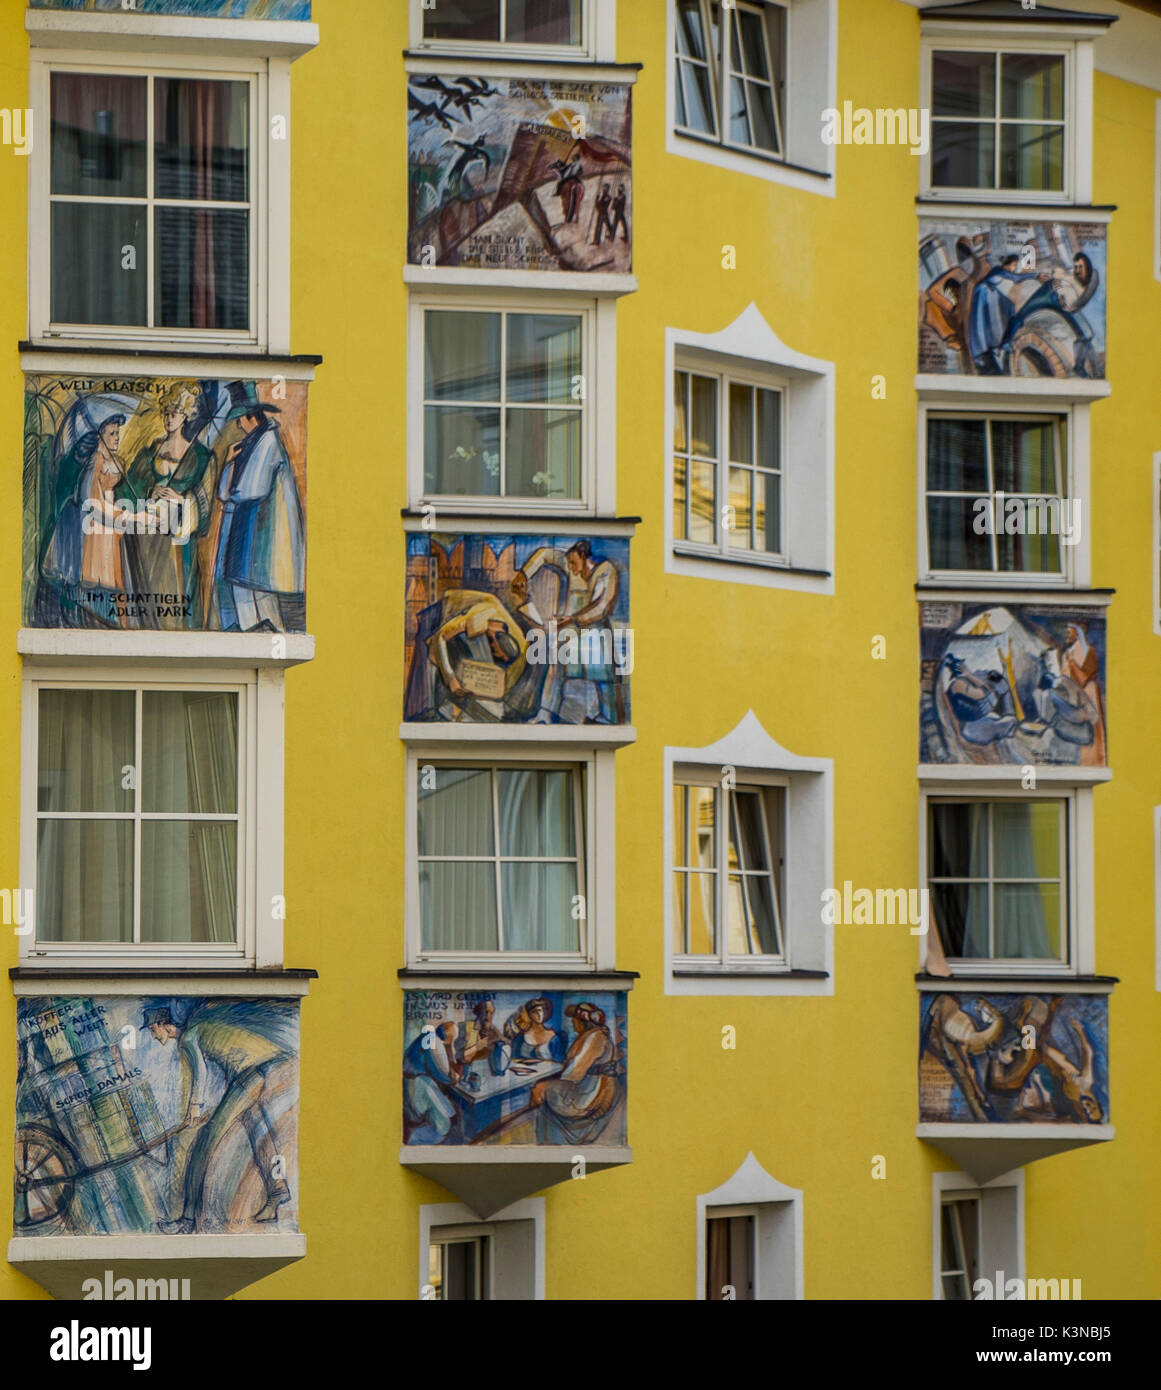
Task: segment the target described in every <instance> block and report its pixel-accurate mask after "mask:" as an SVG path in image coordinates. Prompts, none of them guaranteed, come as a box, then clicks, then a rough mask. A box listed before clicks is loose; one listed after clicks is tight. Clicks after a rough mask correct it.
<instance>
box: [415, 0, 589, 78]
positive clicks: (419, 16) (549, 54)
mask: <svg viewBox="0 0 1161 1390" xmlns="http://www.w3.org/2000/svg"><path fill="white" fill-rule="evenodd" d="M410 18H411V23H410V26H409V29H408V36H409V42H408V47H409V49H410V50H411V52H412V53H413V54H418V53H420V52H423V53H433V54H437V55H445V61H444V67H445V68H446V66H447V62H446V59H447V58H451V59H453V60H455V59H459V58H461V57H463V56H468V57H472V58H474V59H476V60H477V61H479V62H483V61H485V60H487V59H488V58H489V57H490V56H491V55H503V56H507V57H509V58H516V57H523V58H540V59H541V60H542V61H544V62H552V63H560V62H561V61H562V60H565V61H567V60H569V59H573V60H575V66H576V69H577V72H578V73H579V74H581V75H585V73H586V69H585V67H584V63H585V61H586V59H588V60H589V61H591V62H592V63H593V64H594V65H596V64H601V63H615V62H616V61H617V57H616V53H617V0H586V2H585V6H584V15H583V21H582V30H581V32H582V36H583V41H582V43H581V45H580V47H579V48H568V47H565V46H564V45H562V44H518V43H491V42H489V43H480V42H476V43H473V42H470V41H465V40H458V41H457V40H454V39H425V38H424V37H423V11H422V9H421V8H420V5H419V3H418V0H414V3H412V4H411V5H410ZM427 61H429V60H426V59H421V58H415V57H411V58H409V59H408V60H407V70H408V71H409V72H411V71H425V70H427V69H426V63H427ZM421 63H422V64H424V67H423V68H420V67H419V64H421ZM412 64H415V65H416V67H415V68H413V67H412ZM497 66H498V64H495V63H493V65H492V67H493V68H495V67H497ZM458 70H459V69H457V71H458ZM465 71H466V69H465ZM590 71H591V70H590ZM507 75H508V74H506V73H500V72H491V76H493V77H504V76H507ZM516 75H517V76H523V75H524V74H523V73H521V72H517V74H516Z"/></svg>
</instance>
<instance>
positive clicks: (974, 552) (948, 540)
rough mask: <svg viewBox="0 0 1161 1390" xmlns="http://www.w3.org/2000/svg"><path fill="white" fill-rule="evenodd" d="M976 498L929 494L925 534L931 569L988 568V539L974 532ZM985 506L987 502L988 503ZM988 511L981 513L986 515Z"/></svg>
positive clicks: (982, 534)
mask: <svg viewBox="0 0 1161 1390" xmlns="http://www.w3.org/2000/svg"><path fill="white" fill-rule="evenodd" d="M976 501H977V499H976V498H972V497H929V498H928V499H927V537H928V545H929V547H930V551H931V568H932V569H935V570H990V569H991V568H992V541H991V537H990V536H989V535H988V534H987V532H983V533H981V534H977V533H976V530H975V522H976V517H977V515H978V513H977V512H976V509H975V504H976ZM988 506H989V509H990V506H991V503H990V502H989V504H988ZM987 514H988V512H985V515H987Z"/></svg>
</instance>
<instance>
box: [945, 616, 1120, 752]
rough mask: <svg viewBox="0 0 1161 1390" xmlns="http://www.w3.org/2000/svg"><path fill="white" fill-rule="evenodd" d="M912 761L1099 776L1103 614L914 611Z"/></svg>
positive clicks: (1103, 746) (1103, 743)
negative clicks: (915, 749)
mask: <svg viewBox="0 0 1161 1390" xmlns="http://www.w3.org/2000/svg"><path fill="white" fill-rule="evenodd" d="M920 654H921V666H920V670H921V694H920V748H919V757H920V761H921V762H924V763H977V764H993V763H1019V764H1020V765H1022V766H1023V765H1025V764H1052V765H1058V766H1062V765H1073V766H1080V767H1104V766H1106V765H1107V762H1108V747H1107V730H1106V720H1105V696H1104V682H1105V675H1104V672H1105V618H1104V610H1103V609H1099V608H1093V609H1074V608H1071V607H1058V606H1055V605H1053V606H1049V605H1044V606H1042V607H1032V606H1027V607H1025V606H1019V607H1004V606H995V605H988V604H971V603H926V604H921V605H920Z"/></svg>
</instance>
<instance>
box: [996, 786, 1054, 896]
mask: <svg viewBox="0 0 1161 1390" xmlns="http://www.w3.org/2000/svg"><path fill="white" fill-rule="evenodd" d="M993 815H994V817H995V831H994V834H995V844H996V877H997V878H1059V877H1060V806H1059V804H1058V803H1057V802H1055V801H997V802H996V805H995V809H994V811H993Z"/></svg>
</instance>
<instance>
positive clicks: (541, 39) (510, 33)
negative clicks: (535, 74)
mask: <svg viewBox="0 0 1161 1390" xmlns="http://www.w3.org/2000/svg"><path fill="white" fill-rule="evenodd" d="M444 3H445V0H439V4H444ZM581 3H582V0H508V28H507V33H506V34H505V38H506V39H507V41H508V42H509V43H563V44H570V45H579V44H580V42H581V39H582V34H581Z"/></svg>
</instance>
